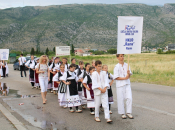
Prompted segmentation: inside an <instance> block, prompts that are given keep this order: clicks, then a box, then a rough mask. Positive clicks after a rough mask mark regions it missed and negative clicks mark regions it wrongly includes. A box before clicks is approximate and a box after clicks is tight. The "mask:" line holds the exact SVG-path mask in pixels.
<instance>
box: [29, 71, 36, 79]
mask: <svg viewBox="0 0 175 130" xmlns="http://www.w3.org/2000/svg"><path fill="white" fill-rule="evenodd" d="M34 74H35V72H34V70H32V69H30V78H34Z"/></svg>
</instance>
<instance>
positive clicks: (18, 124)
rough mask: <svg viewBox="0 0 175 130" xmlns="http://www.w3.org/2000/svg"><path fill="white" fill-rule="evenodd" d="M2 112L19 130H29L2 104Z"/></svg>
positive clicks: (0, 107)
mask: <svg viewBox="0 0 175 130" xmlns="http://www.w3.org/2000/svg"><path fill="white" fill-rule="evenodd" d="M0 111H1V112H2V114H4V116H5V117H6V118H7V119H8V120H9V121H10V122H11V123H12V124H13V125H14V126H15V128H16V129H17V130H27V129H26V128H25V126H24V125H23V124H22V123H21V122H19V120H18V119H16V118H15V117H14V116H13V115H12V114H11V113H10V112H9V111H8V110H7V109H6V108H5V107H4V106H3V105H2V104H1V103H0Z"/></svg>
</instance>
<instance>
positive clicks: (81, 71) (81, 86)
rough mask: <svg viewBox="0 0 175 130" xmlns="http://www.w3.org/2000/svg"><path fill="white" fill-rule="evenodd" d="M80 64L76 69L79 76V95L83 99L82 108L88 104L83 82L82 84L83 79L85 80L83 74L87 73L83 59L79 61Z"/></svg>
mask: <svg viewBox="0 0 175 130" xmlns="http://www.w3.org/2000/svg"><path fill="white" fill-rule="evenodd" d="M79 66H80V68H78V69H77V71H76V74H77V77H78V78H79V80H78V84H77V87H78V95H79V97H80V99H81V105H82V108H83V109H85V108H86V107H85V104H87V100H86V98H85V97H84V93H83V91H82V89H83V84H82V80H83V75H84V73H85V69H84V62H83V61H79Z"/></svg>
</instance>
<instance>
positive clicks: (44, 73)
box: [36, 55, 50, 104]
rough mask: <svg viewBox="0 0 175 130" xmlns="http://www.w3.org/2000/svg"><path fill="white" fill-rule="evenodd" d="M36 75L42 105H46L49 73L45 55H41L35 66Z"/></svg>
mask: <svg viewBox="0 0 175 130" xmlns="http://www.w3.org/2000/svg"><path fill="white" fill-rule="evenodd" d="M36 73H38V74H39V84H40V87H41V96H42V99H43V104H46V101H47V99H46V95H47V87H48V81H49V80H50V71H49V67H48V58H47V57H46V56H45V55H42V56H41V57H40V60H39V64H38V65H37V69H36Z"/></svg>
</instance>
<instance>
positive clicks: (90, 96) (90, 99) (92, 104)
mask: <svg viewBox="0 0 175 130" xmlns="http://www.w3.org/2000/svg"><path fill="white" fill-rule="evenodd" d="M88 87H89V88H90V89H91V90H90V91H88V90H87V89H86V95H87V108H95V100H94V92H93V90H92V84H88Z"/></svg>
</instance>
